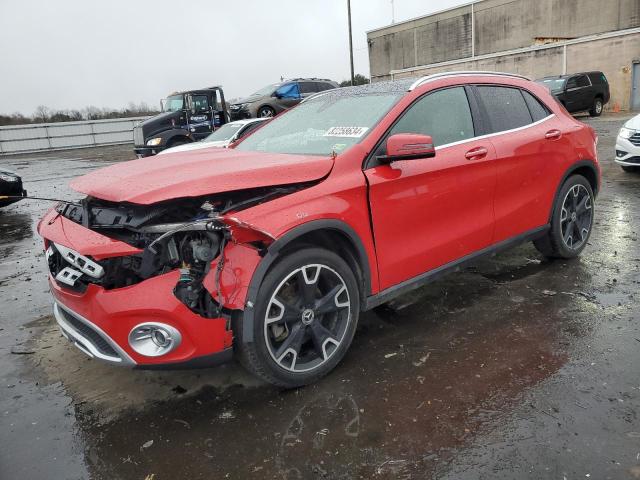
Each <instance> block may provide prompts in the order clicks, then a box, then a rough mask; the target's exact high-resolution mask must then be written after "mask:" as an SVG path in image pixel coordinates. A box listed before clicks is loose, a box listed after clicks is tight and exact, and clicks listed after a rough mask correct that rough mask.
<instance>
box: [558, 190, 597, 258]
mask: <svg viewBox="0 0 640 480" xmlns="http://www.w3.org/2000/svg"><path fill="white" fill-rule="evenodd" d="M591 209H592V204H591V194H590V193H589V191H587V189H586V187H585V186H584V185H580V184H576V185H574V186H572V187H571V189H570V190H569V191H568V192H567V194H566V196H565V197H564V201H563V202H562V210H561V213H560V228H561V230H562V241H563V243H564V245H565V246H566V247H567V248H568V249H570V250H579V249H580V248H582V246H583V245H584V243H585V242H586V241H587V238H589V232H590V231H591V220H592V211H591Z"/></svg>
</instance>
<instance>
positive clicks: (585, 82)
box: [576, 75, 591, 87]
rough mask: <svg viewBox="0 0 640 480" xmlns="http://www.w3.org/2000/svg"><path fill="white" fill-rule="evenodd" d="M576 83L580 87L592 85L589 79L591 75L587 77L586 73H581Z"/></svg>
mask: <svg viewBox="0 0 640 480" xmlns="http://www.w3.org/2000/svg"><path fill="white" fill-rule="evenodd" d="M576 83H577V85H578V87H590V86H591V82H590V81H589V77H587V76H586V75H580V76H579V77H578V78H577V79H576Z"/></svg>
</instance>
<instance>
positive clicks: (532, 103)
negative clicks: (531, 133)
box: [522, 90, 551, 122]
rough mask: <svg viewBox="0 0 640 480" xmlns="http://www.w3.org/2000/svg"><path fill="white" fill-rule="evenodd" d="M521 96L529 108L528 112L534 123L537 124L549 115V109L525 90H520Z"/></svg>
mask: <svg viewBox="0 0 640 480" xmlns="http://www.w3.org/2000/svg"><path fill="white" fill-rule="evenodd" d="M522 95H524V100H525V101H526V102H527V107H529V112H530V113H531V117H533V121H534V122H538V121H540V120H542V119H543V118H547V117H548V116H549V115H550V113H551V112H550V111H549V109H548V108H547V107H546V106H545V105H544V104H543V103H542V102H541V101H540V100H538V99H537V98H536V97H534V96H533V95H531V94H530V93H529V92H527V91H526V90H522Z"/></svg>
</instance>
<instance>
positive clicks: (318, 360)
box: [236, 248, 360, 388]
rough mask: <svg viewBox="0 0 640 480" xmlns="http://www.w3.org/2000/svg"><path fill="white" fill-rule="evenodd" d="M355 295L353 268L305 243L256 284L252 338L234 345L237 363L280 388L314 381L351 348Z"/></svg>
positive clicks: (356, 289)
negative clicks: (303, 247) (304, 246)
mask: <svg viewBox="0 0 640 480" xmlns="http://www.w3.org/2000/svg"><path fill="white" fill-rule="evenodd" d="M359 298H360V296H359V291H358V286H357V282H356V279H355V275H354V273H353V271H352V270H351V268H350V267H349V265H348V264H347V263H346V262H345V261H344V260H343V259H342V258H341V257H340V256H338V255H336V254H335V253H333V252H329V251H327V250H324V249H319V248H306V249H303V250H299V251H297V252H295V253H290V254H288V255H286V256H285V257H284V258H283V259H282V260H281V261H280V262H279V263H277V264H276V265H275V267H273V268H272V269H271V270H270V271H269V272H268V273H267V275H266V276H265V278H264V280H263V282H262V285H261V286H260V290H259V293H258V298H257V299H256V305H255V316H254V318H255V320H254V325H253V331H254V341H253V342H252V343H247V344H240V345H237V347H236V348H237V349H238V350H239V352H238V353H239V359H240V362H241V363H242V364H243V365H244V366H245V367H247V368H248V369H249V370H250V371H252V372H253V373H255V374H257V375H258V376H259V377H261V378H263V379H264V380H266V381H268V382H270V383H273V384H275V385H279V386H283V387H288V388H291V387H298V386H301V385H306V384H309V383H312V382H314V381H316V380H318V379H319V378H320V377H322V376H323V375H325V374H327V373H328V372H329V371H331V370H332V369H333V368H334V367H335V366H336V365H337V364H338V362H340V360H341V359H342V357H344V355H345V353H346V351H347V349H348V348H349V345H350V344H351V340H352V339H353V335H354V333H355V329H356V324H357V321H358V315H359Z"/></svg>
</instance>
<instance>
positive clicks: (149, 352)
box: [39, 72, 600, 387]
mask: <svg viewBox="0 0 640 480" xmlns="http://www.w3.org/2000/svg"><path fill="white" fill-rule="evenodd" d="M596 143H597V137H596V134H595V132H594V130H593V129H592V128H590V127H588V126H586V125H584V124H582V123H580V122H578V121H576V120H575V119H574V118H572V117H571V116H570V115H569V114H568V113H567V112H566V110H565V109H564V108H562V107H561V106H560V105H559V104H558V103H557V102H556V101H555V100H554V99H553V97H552V96H551V95H550V94H549V92H548V90H547V89H546V88H544V87H543V86H540V85H537V84H536V83H534V82H531V81H529V80H527V79H526V78H524V77H520V76H517V75H510V74H502V73H489V72H458V73H445V74H437V75H432V76H428V77H425V78H421V79H419V80H417V81H415V80H403V81H396V82H389V83H377V84H372V85H366V86H359V87H350V88H343V89H336V90H330V91H327V92H322V93H319V94H317V95H315V96H313V97H309V98H308V99H306V100H305V101H303V102H302V103H301V104H300V105H298V106H297V107H296V108H294V109H292V110H290V111H288V112H286V113H284V114H282V115H281V116H279V117H277V118H276V119H274V120H273V121H271V122H270V123H269V124H267V125H265V126H264V127H262V128H261V129H259V130H257V131H256V132H255V133H253V134H252V135H250V136H249V137H247V138H246V139H244V140H243V141H242V142H241V143H239V144H238V145H236V146H235V148H232V149H215V148H212V149H204V150H196V151H192V152H180V153H175V154H169V155H166V156H162V157H154V158H153V159H152V160H149V159H141V160H134V161H131V162H126V163H122V164H117V165H112V166H109V167H107V168H104V169H101V170H98V171H95V172H93V173H90V174H88V175H85V176H83V177H79V178H77V179H75V180H74V181H73V182H72V183H71V186H72V187H73V188H74V189H75V190H77V191H79V192H82V193H83V194H85V195H86V197H85V198H83V199H82V200H80V201H78V202H77V203H60V204H58V205H57V206H56V207H54V208H53V209H52V210H51V211H49V212H48V213H47V214H46V216H45V217H44V218H43V219H42V220H41V222H40V224H39V233H40V234H41V235H42V236H43V237H44V239H45V249H46V258H47V261H48V264H49V269H50V278H49V280H50V284H51V291H52V293H53V295H54V297H55V303H54V312H55V317H56V320H57V322H58V324H59V326H60V327H61V329H62V332H63V334H64V335H65V336H66V337H68V338H69V339H70V340H71V341H72V342H73V343H74V344H75V345H76V346H77V347H78V348H80V349H81V350H83V351H84V352H85V353H87V354H89V355H91V356H92V357H95V358H98V359H101V360H105V361H107V362H111V363H113V364H119V365H130V366H135V367H137V368H161V367H163V368H167V367H169V368H183V367H193V366H205V365H213V364H216V363H220V362H223V361H226V360H229V359H231V358H232V356H234V355H235V356H236V357H237V358H238V359H239V360H240V362H241V363H242V364H243V365H244V366H245V367H247V368H248V369H249V370H250V371H252V372H254V373H255V374H257V375H258V376H260V377H261V378H263V379H264V380H266V381H268V382H271V383H274V384H276V385H280V386H284V387H295V386H299V385H304V384H308V383H310V382H313V381H315V380H317V379H318V378H320V377H321V376H323V375H325V374H326V373H328V372H329V371H331V370H332V369H333V368H334V367H335V366H336V365H337V364H338V362H340V360H341V359H342V358H343V357H344V355H345V353H346V352H347V349H348V348H349V345H350V344H351V341H352V339H353V337H354V333H355V331H356V325H357V323H358V317H359V315H360V312H362V311H364V310H368V309H371V308H373V307H375V306H377V305H380V304H382V303H384V302H386V301H388V300H390V299H391V298H393V297H395V296H396V295H399V294H401V293H403V292H406V291H408V290H411V289H414V288H416V287H419V286H421V285H423V284H425V283H426V282H429V281H432V280H434V279H436V278H438V277H439V276H440V275H442V274H444V273H446V272H448V271H451V270H453V269H455V268H458V267H460V266H461V265H464V264H467V263H468V262H471V261H474V260H476V259H478V258H479V257H481V256H483V255H487V254H491V253H494V252H496V251H498V250H502V249H504V248H506V247H511V246H513V245H516V244H519V243H521V242H525V241H533V242H534V244H535V246H536V247H537V248H538V250H539V251H540V252H541V253H542V254H543V255H545V256H547V257H560V258H571V257H575V256H576V255H578V254H579V253H580V252H581V251H582V250H583V249H584V248H585V246H586V244H587V241H588V239H589V235H590V233H591V229H592V226H593V215H594V213H593V211H594V199H595V195H596V194H597V192H598V190H599V186H600V168H599V165H598V161H597V158H596Z"/></svg>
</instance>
